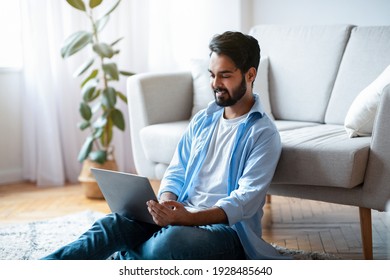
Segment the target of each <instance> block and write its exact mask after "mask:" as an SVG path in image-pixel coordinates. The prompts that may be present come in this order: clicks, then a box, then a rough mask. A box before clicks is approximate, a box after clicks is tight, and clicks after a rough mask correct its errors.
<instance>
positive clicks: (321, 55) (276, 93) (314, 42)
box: [250, 25, 352, 123]
mask: <svg viewBox="0 0 390 280" xmlns="http://www.w3.org/2000/svg"><path fill="white" fill-rule="evenodd" d="M351 28H352V26H350V25H332V26H283V25H282V26H280V25H279V26H277V25H259V26H255V27H253V28H252V29H251V31H250V34H251V35H252V36H254V37H255V38H256V39H257V40H258V41H259V44H260V48H261V54H262V56H268V57H269V63H270V65H269V92H270V102H271V109H272V113H273V115H274V117H275V119H279V120H295V121H307V122H319V123H322V122H324V119H325V113H326V108H327V105H328V102H329V98H330V94H331V91H332V88H333V85H334V81H335V79H336V75H337V71H338V69H339V64H340V61H341V58H342V55H343V52H344V50H345V46H346V44H347V41H348V38H349V35H350V30H351Z"/></svg>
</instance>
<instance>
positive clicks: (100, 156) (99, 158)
mask: <svg viewBox="0 0 390 280" xmlns="http://www.w3.org/2000/svg"><path fill="white" fill-rule="evenodd" d="M89 158H90V160H92V161H94V162H97V163H100V164H103V163H105V162H106V161H107V152H106V151H93V152H91V153H90V154H89Z"/></svg>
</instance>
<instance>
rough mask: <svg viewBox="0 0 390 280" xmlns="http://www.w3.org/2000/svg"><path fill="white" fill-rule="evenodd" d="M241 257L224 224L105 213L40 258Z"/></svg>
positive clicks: (232, 234) (235, 239)
mask: <svg viewBox="0 0 390 280" xmlns="http://www.w3.org/2000/svg"><path fill="white" fill-rule="evenodd" d="M115 252H118V253H117V254H116V257H115V259H138V260H150V259H159V260H161V259H188V260H195V259H244V258H245V253H244V250H243V248H242V246H241V243H240V240H239V238H238V236H237V234H236V232H235V231H234V230H233V229H232V228H231V227H229V226H228V225H223V224H213V225H207V226H198V227H187V226H167V227H159V226H156V225H152V224H147V223H143V222H137V221H134V220H130V219H127V218H126V217H124V216H122V215H119V214H116V213H114V214H109V215H107V216H105V217H104V218H102V219H100V220H98V221H96V222H95V223H94V224H93V226H92V227H91V228H90V229H89V230H88V231H87V232H85V233H84V234H83V235H81V236H80V237H79V239H77V240H76V241H74V242H72V243H70V244H68V245H66V246H64V247H62V248H60V249H58V250H57V251H55V252H53V253H52V254H50V255H48V256H46V257H45V258H43V259H46V260H54V259H68V260H84V259H89V260H98V259H107V258H108V257H110V256H112V255H113V254H114V253H115Z"/></svg>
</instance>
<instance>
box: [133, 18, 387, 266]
mask: <svg viewBox="0 0 390 280" xmlns="http://www.w3.org/2000/svg"><path fill="white" fill-rule="evenodd" d="M250 33H251V34H252V35H253V36H254V37H256V38H257V39H258V41H259V43H260V46H261V50H262V52H261V54H262V57H263V59H262V62H261V69H259V73H258V77H257V80H256V84H255V88H254V91H255V92H259V94H260V97H261V100H262V102H263V105H264V107H265V109H266V111H267V113H268V114H269V115H270V116H271V117H273V118H274V119H275V123H276V125H277V127H278V129H279V131H280V134H281V139H282V144H283V150H282V155H281V158H280V161H279V164H278V167H277V170H276V173H275V176H274V178H273V181H272V184H271V186H270V189H269V194H271V195H282V196H289V197H298V198H304V199H313V200H319V201H325V202H331V203H338V204H345V205H353V206H357V207H359V213H360V218H361V219H360V221H361V231H362V241H363V248H364V252H363V253H364V257H365V258H366V259H371V258H373V253H372V224H371V209H375V210H379V211H383V210H385V206H386V203H387V201H388V200H389V199H390V86H387V87H386V83H388V81H389V79H388V78H389V76H390V70H389V69H390V68H388V66H389V65H390V26H384V27H380V26H373V27H357V26H352V25H335V26H276V25H275V26H274V25H263V26H255V27H253V28H252V29H251V31H250ZM205 47H207V46H205ZM202 68H204V70H202ZM385 69H387V71H386V70H385ZM202 71H203V73H202ZM207 75H208V74H207V64H204V62H203V64H202V63H195V66H194V67H193V68H192V69H189V71H181V72H174V73H144V74H138V75H135V76H132V77H130V78H129V79H128V84H127V91H128V99H129V114H130V127H131V129H130V130H131V139H132V148H133V155H134V161H135V166H136V169H137V172H138V173H139V174H142V175H144V176H147V177H149V178H153V179H160V178H161V177H162V176H163V173H164V171H165V169H166V167H167V166H168V164H169V162H170V160H171V158H172V155H173V152H174V149H175V147H176V144H177V142H178V141H179V138H180V136H181V134H182V133H183V131H184V130H185V129H186V126H187V124H188V122H189V119H190V118H191V116H192V115H193V114H194V113H196V111H197V110H199V109H200V108H201V107H202V106H203V107H204V106H206V104H207V102H209V101H211V100H212V98H213V97H212V93H211V91H210V89H209V87H208V85H207ZM378 77H381V81H382V84H381V87H380V88H379V89H378V83H376V84H374V85H373V83H374V82H375V81H377V80H378ZM205 83H206V85H205ZM379 84H380V83H379ZM369 85H371V90H372V88H373V87H375V89H376V94H374V95H375V98H376V100H377V102H376V103H375V102H373V101H372V99H373V98H374V97H373V96H374V95H372V94H371V93H370V94H371V97H370V98H371V99H370V100H369V101H367V99H365V98H364V94H363V93H364V91H369V89H370V86H369ZM366 93H367V92H366ZM366 95H367V94H366ZM359 98H360V99H359ZM366 103H370V106H371V107H370V108H369V109H370V110H369V112H368V113H369V115H371V120H370V118H369V117H368V116H366V115H365V114H366V113H367V112H365V113H363V114H362V113H361V112H360V111H359V110H361V109H362V110H364V109H367V108H366V107H369V106H365V104H366ZM356 106H357V107H358V109H356ZM359 106H360V107H359ZM352 107H354V109H352ZM361 107H364V108H361ZM359 117H360V118H361V120H356V119H358V118H359ZM362 121H363V122H365V125H367V124H368V129H367V127H366V128H365V129H360V128H359V127H357V128H356V127H353V126H354V125H355V126H356V124H355V123H354V122H362ZM347 122H348V123H347ZM351 123H352V125H351ZM349 126H352V128H351V127H349ZM356 136H357V137H356Z"/></svg>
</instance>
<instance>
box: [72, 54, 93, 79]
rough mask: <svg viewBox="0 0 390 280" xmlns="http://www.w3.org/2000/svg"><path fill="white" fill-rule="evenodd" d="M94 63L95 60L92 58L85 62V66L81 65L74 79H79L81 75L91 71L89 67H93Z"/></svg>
mask: <svg viewBox="0 0 390 280" xmlns="http://www.w3.org/2000/svg"><path fill="white" fill-rule="evenodd" d="M94 61H95V59H93V58H92V59H90V60H88V61H86V62H84V63H83V64H81V65H80V67H79V68H78V69H77V70H76V71H75V72H74V74H73V77H78V76H80V75H81V74H83V73H84V72H85V71H87V70H88V69H89V67H91V65H92V64H93V62H94Z"/></svg>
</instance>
